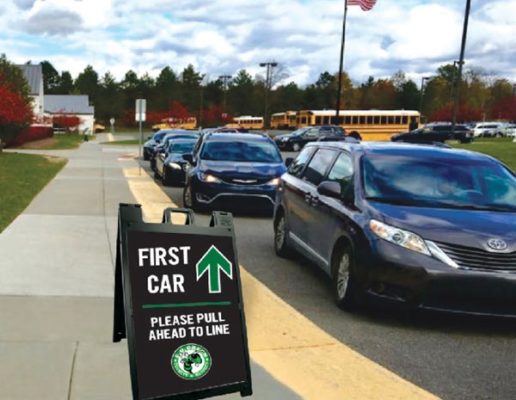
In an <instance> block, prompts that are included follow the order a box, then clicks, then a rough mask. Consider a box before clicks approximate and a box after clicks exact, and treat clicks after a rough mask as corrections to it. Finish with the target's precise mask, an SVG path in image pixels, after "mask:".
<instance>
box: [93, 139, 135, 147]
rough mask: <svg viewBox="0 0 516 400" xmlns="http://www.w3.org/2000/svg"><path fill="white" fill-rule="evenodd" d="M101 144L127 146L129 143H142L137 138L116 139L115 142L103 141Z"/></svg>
mask: <svg viewBox="0 0 516 400" xmlns="http://www.w3.org/2000/svg"><path fill="white" fill-rule="evenodd" d="M101 144H111V145H124V146H127V145H131V146H133V145H138V144H140V142H139V141H138V140H137V139H136V140H135V139H132V140H115V141H113V142H102V143H101Z"/></svg>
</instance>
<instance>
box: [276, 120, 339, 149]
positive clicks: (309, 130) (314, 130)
mask: <svg viewBox="0 0 516 400" xmlns="http://www.w3.org/2000/svg"><path fill="white" fill-rule="evenodd" d="M344 137H345V133H344V130H343V129H342V128H341V127H340V126H334V125H322V126H309V127H306V128H300V129H298V130H296V131H294V132H292V133H287V134H285V135H278V136H276V137H275V138H274V141H275V142H276V144H277V145H278V147H279V148H280V149H281V150H292V151H299V150H301V149H302V148H303V147H304V146H305V145H306V144H307V143H310V142H315V141H317V140H340V139H342V138H344Z"/></svg>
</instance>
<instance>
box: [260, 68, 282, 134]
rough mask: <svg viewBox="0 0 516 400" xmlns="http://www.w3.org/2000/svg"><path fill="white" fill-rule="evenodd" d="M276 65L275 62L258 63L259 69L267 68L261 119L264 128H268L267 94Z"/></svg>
mask: <svg viewBox="0 0 516 400" xmlns="http://www.w3.org/2000/svg"><path fill="white" fill-rule="evenodd" d="M277 66H278V63H277V62H275V61H271V62H262V63H260V67H262V68H264V67H265V68H267V72H266V76H265V111H264V113H263V114H264V115H263V119H264V122H265V126H266V127H269V119H268V117H267V115H268V113H269V93H270V91H271V88H272V69H273V68H275V67H277Z"/></svg>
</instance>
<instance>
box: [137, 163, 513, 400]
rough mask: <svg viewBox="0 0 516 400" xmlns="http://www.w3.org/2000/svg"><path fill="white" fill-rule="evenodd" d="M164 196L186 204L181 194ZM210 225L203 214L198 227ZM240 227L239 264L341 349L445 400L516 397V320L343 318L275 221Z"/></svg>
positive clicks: (381, 309)
mask: <svg viewBox="0 0 516 400" xmlns="http://www.w3.org/2000/svg"><path fill="white" fill-rule="evenodd" d="M293 155H295V154H294V153H284V157H288V156H293ZM146 164H147V163H146ZM158 184H160V183H158ZM160 185H161V184H160ZM163 190H164V191H165V192H166V193H167V194H168V195H169V196H170V198H171V199H172V200H173V201H174V202H175V203H176V204H178V205H182V193H183V190H182V188H177V187H172V188H170V187H163ZM208 221H209V216H208V215H206V214H204V215H203V214H201V215H198V218H197V223H199V224H208ZM234 223H235V229H236V233H237V246H238V254H239V261H240V263H241V264H242V265H243V266H245V268H246V269H247V270H248V271H249V272H250V273H251V274H252V275H254V276H255V277H256V278H257V279H259V280H260V281H261V282H263V283H264V284H265V285H266V286H268V287H269V288H270V289H271V290H272V291H274V292H275V293H276V294H277V295H278V296H280V297H281V298H282V299H283V300H284V301H286V302H287V303H289V304H290V305H291V306H293V307H294V308H295V309H297V310H298V311H299V312H300V313H302V314H303V315H304V316H306V317H307V318H309V319H310V320H311V321H312V322H314V323H315V324H317V325H318V326H319V327H321V328H322V329H324V330H325V331H326V332H328V333H330V334H331V335H333V336H334V337H335V338H337V339H338V340H340V341H341V342H342V343H344V344H346V345H347V346H349V347H351V348H353V349H354V350H356V351H358V352H359V353H361V354H363V355H364V356H366V357H368V358H369V359H371V360H374V361H376V362H377V363H379V364H381V365H382V366H384V367H386V368H388V369H390V370H391V371H393V372H395V373H396V374H398V375H400V376H401V377H403V378H405V379H407V380H409V381H411V382H413V383H415V384H416V385H418V386H420V387H422V388H424V389H427V390H429V391H430V392H432V393H434V394H436V395H438V396H440V397H442V398H444V399H468V400H471V399H516V385H515V381H516V322H514V321H507V320H500V319H492V318H479V317H470V316H456V315H449V314H438V313H430V312H420V311H416V312H413V313H410V314H408V313H405V312H402V311H401V310H399V309H397V308H395V307H390V306H389V307H388V306H382V305H380V306H378V305H377V306H376V307H370V308H368V309H366V310H365V311H362V312H360V313H359V314H349V313H346V312H343V311H341V310H340V309H338V308H337V307H336V306H335V305H334V303H333V300H332V294H331V286H330V281H329V279H328V278H327V277H326V275H325V274H324V273H322V272H321V271H320V270H318V269H317V267H316V266H314V265H313V264H311V263H310V262H309V261H307V260H305V259H303V258H301V257H295V258H294V259H292V260H285V259H281V258H278V257H277V256H276V255H275V253H274V248H273V228H272V219H271V218H270V217H268V216H267V215H261V216H260V215H236V216H235V220H234Z"/></svg>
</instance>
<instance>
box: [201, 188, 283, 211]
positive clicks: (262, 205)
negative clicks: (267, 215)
mask: <svg viewBox="0 0 516 400" xmlns="http://www.w3.org/2000/svg"><path fill="white" fill-rule="evenodd" d="M276 189H277V187H276V186H273V185H232V184H226V183H223V184H220V183H219V184H217V183H197V185H195V195H196V200H197V201H198V202H199V203H200V204H204V205H206V206H209V207H211V208H213V207H221V208H226V207H230V208H239V209H251V210H256V211H258V210H263V209H266V210H272V209H273V207H274V201H275V198H276Z"/></svg>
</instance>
